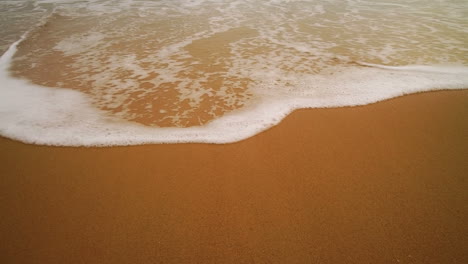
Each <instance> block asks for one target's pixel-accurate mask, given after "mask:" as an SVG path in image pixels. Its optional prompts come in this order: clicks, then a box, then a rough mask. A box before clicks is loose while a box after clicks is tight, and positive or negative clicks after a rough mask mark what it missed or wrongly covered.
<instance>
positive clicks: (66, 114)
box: [0, 41, 468, 146]
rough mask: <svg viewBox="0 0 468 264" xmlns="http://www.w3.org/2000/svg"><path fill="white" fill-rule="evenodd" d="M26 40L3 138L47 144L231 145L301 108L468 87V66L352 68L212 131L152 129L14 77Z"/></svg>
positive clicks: (1, 62)
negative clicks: (319, 90)
mask: <svg viewBox="0 0 468 264" xmlns="http://www.w3.org/2000/svg"><path fill="white" fill-rule="evenodd" d="M18 43H19V41H18V42H16V43H15V44H13V45H12V46H11V47H10V48H9V50H8V51H7V52H6V53H5V54H4V55H3V56H2V57H1V58H0V84H1V86H0V134H1V135H2V136H5V137H9V138H12V139H16V140H20V141H23V142H27V143H35V144H45V145H60V146H114V145H134V144H149V143H185V142H203V143H229V142H235V141H239V140H243V139H246V138H248V137H251V136H253V135H255V134H258V133H259V132H261V131H263V130H265V129H267V128H269V127H271V126H274V125H276V124H278V123H279V122H280V121H281V119H283V118H284V117H286V116H287V115H288V114H289V113H291V112H292V111H293V110H295V109H299V108H312V107H337V106H350V105H361V104H368V103H373V102H377V101H380V100H384V99H388V98H392V97H396V96H401V95H404V94H408V93H414V92H420V91H430V90H438V89H463V88H466V87H468V68H467V67H457V69H456V70H453V69H451V68H447V67H438V68H432V67H429V66H423V67H422V68H421V67H420V66H411V67H410V69H409V71H408V67H406V68H399V67H391V69H389V70H388V69H380V68H376V67H364V68H345V69H341V70H340V72H338V73H336V74H335V76H336V77H333V78H331V77H324V76H316V77H311V76H308V77H307V78H305V79H304V80H303V81H305V82H307V83H304V85H315V86H322V88H323V87H325V88H327V89H325V90H329V92H325V93H323V92H322V93H321V94H319V95H317V94H314V93H311V94H308V95H304V94H302V95H301V96H299V97H298V96H294V95H291V96H283V95H282V96H275V95H274V94H268V95H265V96H263V97H260V98H259V100H258V103H257V104H255V105H252V106H250V107H248V108H246V109H243V110H238V111H234V112H232V113H229V114H227V115H225V116H223V117H221V118H219V119H216V120H214V121H212V122H210V123H209V124H207V125H205V126H201V127H191V128H151V127H145V126H143V125H139V124H137V123H132V122H125V121H121V120H116V119H113V118H110V117H108V116H106V115H105V113H104V112H102V111H99V110H97V109H95V108H94V107H93V106H92V105H91V104H90V101H89V100H88V98H87V97H86V96H85V95H84V94H82V93H80V92H76V91H71V90H67V89H54V88H47V87H42V86H38V85H33V84H30V83H28V82H26V81H24V80H18V79H14V78H12V77H9V76H8V72H7V69H8V67H9V65H10V62H11V58H12V56H13V54H14V52H15V50H16V46H17V44H18ZM372 66H376V65H372ZM379 67H380V66H379ZM413 69H415V70H416V71H413ZM420 69H423V70H420ZM322 90H323V89H322ZM298 129H300V128H298Z"/></svg>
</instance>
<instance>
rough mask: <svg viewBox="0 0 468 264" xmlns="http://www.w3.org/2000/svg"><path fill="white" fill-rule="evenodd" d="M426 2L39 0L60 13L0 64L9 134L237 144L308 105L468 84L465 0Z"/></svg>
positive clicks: (0, 95)
mask: <svg viewBox="0 0 468 264" xmlns="http://www.w3.org/2000/svg"><path fill="white" fill-rule="evenodd" d="M422 2H423V1H420V0H416V1H411V2H408V3H401V4H388V3H383V2H382V3H381V2H379V3H375V1H366V0H360V1H354V0H348V1H335V0H332V1H326V2H323V1H321V2H320V3H319V2H316V1H296V0H287V1H286V0H270V1H257V0H236V1H227V0H225V1H204V0H193V1H185V0H184V1H179V0H175V1H169V0H161V1H144V0H143V1H130V0H129V1H126V0H112V1H103V0H93V1H68V0H67V1H65V0H63V1H56V0H54V1H52V0H40V1H35V2H34V6H35V7H34V10H36V9H35V8H36V7H37V8H39V9H40V10H46V11H47V10H49V11H50V10H53V11H50V12H49V11H47V12H46V11H44V14H47V15H49V14H51V13H52V14H51V15H50V16H48V17H47V19H45V20H46V22H47V23H44V26H43V27H38V28H35V29H33V30H32V31H31V33H30V34H29V35H28V36H27V37H26V39H25V40H24V42H23V43H22V44H20V45H19V42H17V43H15V44H14V45H12V46H11V47H10V48H9V50H8V51H7V52H6V53H5V54H4V55H3V56H2V57H1V59H0V67H1V68H0V134H1V135H3V136H7V137H10V138H15V139H18V140H22V141H24V142H30V143H37V144H48V145H67V146H83V145H85V146H95V145H98V146H107V145H128V144H146V143H180V142H205V143H228V142H234V141H238V140H242V139H245V138H247V137H250V136H253V135H255V134H257V133H259V132H261V131H263V130H265V129H267V128H269V127H271V126H273V125H275V124H277V123H278V122H280V121H281V119H282V118H284V117H285V116H287V115H288V114H289V113H290V112H291V111H294V110H295V109H299V108H314V107H315V108H316V107H342V106H353V105H362V104H368V103H373V102H377V101H380V100H385V99H388V98H392V97H396V96H401V95H404V94H408V93H414V92H420V91H431V90H438V89H463V88H467V87H468V69H467V67H466V66H463V65H466V64H467V63H468V61H467V60H466V58H468V57H467V56H466V54H467V52H468V49H467V48H466V45H465V42H466V41H464V37H463V36H464V35H463V34H465V33H466V28H467V27H466V26H467V21H466V18H464V17H463V16H461V15H460V12H459V11H457V10H458V9H457V7H460V5H463V4H460V3H457V2H456V1H444V3H445V4H444V5H442V4H441V3H438V2H437V3H434V4H432V5H431V6H430V7H431V8H434V10H433V11H434V12H432V11H431V12H428V10H427V8H426V7H425V5H422V4H421V3H422ZM383 6H385V7H386V9H385V10H386V11H385V12H382V10H383V9H382V7H383ZM12 8H16V7H12ZM39 9H37V10H39ZM14 10H16V9H14ZM41 12H42V11H41ZM0 32H2V29H0ZM18 32H23V31H22V30H19V31H18ZM18 32H16V33H15V34H18ZM8 43H9V42H8ZM0 44H1V43H0ZM17 48H18V52H17V53H16V55H15V50H16V49H17ZM14 55H15V56H14ZM454 65H461V66H454ZM12 76H14V77H12ZM52 87H57V88H52ZM58 87H60V88H58ZM72 89H73V90H72ZM143 124H145V125H143ZM184 126H185V127H184ZM187 126H190V127H187Z"/></svg>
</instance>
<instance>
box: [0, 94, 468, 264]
mask: <svg viewBox="0 0 468 264" xmlns="http://www.w3.org/2000/svg"><path fill="white" fill-rule="evenodd" d="M467 106H468V90H451V91H433V92H425V93H417V94H410V95H406V96H402V97H397V98H393V99H388V100H385V101H381V102H378V103H374V104H370V105H365V106H356V107H343V108H329V109H302V110H296V111H295V112H293V113H292V114H290V115H289V116H287V117H286V118H285V119H283V120H282V121H281V122H280V123H279V124H278V125H276V126H274V127H272V128H270V129H268V130H266V131H264V132H262V133H260V134H258V135H256V136H253V137H251V138H248V139H245V140H242V141H240V142H236V143H229V144H220V145H218V144H196V143H183V144H157V145H138V146H122V147H98V148H97V147H78V148H77V147H51V146H38V145H28V144H24V143H20V142H16V141H12V140H9V139H5V138H0V145H1V146H2V147H1V149H2V150H1V151H0V155H1V157H0V158H1V160H2V166H1V169H0V175H2V176H1V177H2V184H1V190H0V193H2V201H1V203H2V207H3V209H2V215H4V216H5V217H3V219H2V220H0V230H1V231H0V234H1V236H2V237H3V238H4V239H3V243H2V245H1V246H0V253H1V254H0V255H1V256H2V257H0V260H2V262H4V263H36V262H37V263H83V262H84V263H128V262H133V263H135V262H137V263H139V262H143V263H146V262H150V263H151V262H152V263H154V262H163V263H193V262H197V263H198V262H203V263H244V262H248V263H251V262H259V263H465V262H468V253H466V250H465V247H464V246H465V245H466V244H468V239H467V238H466V234H467V233H468V227H466V222H467V221H468V206H467V204H468V193H467V192H466V190H468V181H467V180H466V176H465V175H466V171H468V164H467V162H466V157H468V136H467V135H468V122H466V120H467V117H468V107H467Z"/></svg>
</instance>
